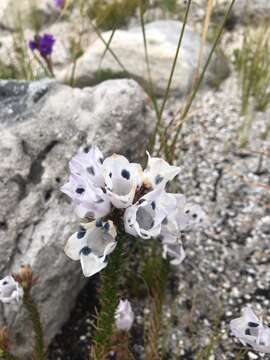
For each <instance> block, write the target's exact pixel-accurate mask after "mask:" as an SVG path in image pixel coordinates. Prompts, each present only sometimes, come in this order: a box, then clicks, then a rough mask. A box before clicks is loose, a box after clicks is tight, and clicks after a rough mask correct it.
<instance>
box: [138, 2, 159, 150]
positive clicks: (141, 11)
mask: <svg viewBox="0 0 270 360" xmlns="http://www.w3.org/2000/svg"><path fill="white" fill-rule="evenodd" d="M143 15H144V4H143V1H142V0H141V1H140V22H141V28H142V34H143V46H144V56H145V62H146V68H147V77H148V87H149V94H150V97H151V100H152V103H153V106H154V110H155V113H156V117H157V122H158V121H159V109H158V103H157V99H156V96H155V91H154V85H153V80H152V75H151V66H150V61H149V54H148V47H147V38H146V32H145V23H144V17H143ZM151 152H152V149H151Z"/></svg>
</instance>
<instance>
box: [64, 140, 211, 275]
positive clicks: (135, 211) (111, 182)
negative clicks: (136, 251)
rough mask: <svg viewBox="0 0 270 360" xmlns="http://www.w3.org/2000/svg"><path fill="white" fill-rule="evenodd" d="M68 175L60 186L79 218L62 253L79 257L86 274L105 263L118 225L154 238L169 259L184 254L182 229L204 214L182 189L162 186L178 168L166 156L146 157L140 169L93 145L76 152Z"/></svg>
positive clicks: (178, 260) (174, 261) (197, 222)
mask: <svg viewBox="0 0 270 360" xmlns="http://www.w3.org/2000/svg"><path fill="white" fill-rule="evenodd" d="M69 168H70V173H71V174H70V177H69V181H68V183H66V184H65V185H64V186H63V187H62V189H61V190H62V191H63V192H64V193H65V194H67V195H68V196H69V197H70V198H71V199H72V202H73V206H74V210H75V213H76V214H77V216H78V217H79V218H80V219H81V224H80V228H79V230H78V231H77V232H76V233H75V234H74V235H72V236H71V237H70V239H69V240H68V242H67V245H66V247H65V252H66V254H67V255H68V256H69V257H70V258H71V259H73V260H80V261H81V265H82V270H83V273H84V275H85V276H92V275H94V274H95V273H97V272H99V271H100V270H102V269H103V268H104V267H105V266H106V265H107V256H108V255H109V254H110V253H111V252H112V251H113V250H114V248H115V246H116V244H117V243H116V235H117V232H118V231H120V230H121V231H122V230H123V231H125V232H126V233H128V234H131V235H133V236H135V237H141V238H143V239H150V238H159V239H160V240H161V241H162V245H163V256H164V257H165V258H170V259H171V262H172V264H175V265H177V264H180V263H181V261H182V260H183V258H184V256H185V255H184V250H183V247H182V242H181V232H182V231H184V230H188V229H190V228H192V227H194V226H197V225H200V224H202V223H203V222H204V220H205V214H204V213H203V211H202V210H201V208H200V207H199V206H197V205H190V204H189V203H187V201H186V199H185V197H184V195H181V194H172V193H167V192H166V190H165V188H166V185H167V183H168V182H169V181H171V180H172V179H173V178H174V177H175V176H176V175H177V174H178V173H179V171H180V168H179V167H176V166H171V165H169V164H168V163H167V162H166V161H164V160H162V159H160V158H156V157H151V156H150V155H149V154H148V164H147V167H146V169H145V170H144V171H143V169H142V167H141V165H139V164H137V163H130V162H129V161H128V159H127V158H125V157H124V156H122V155H117V154H114V155H112V156H110V157H108V158H106V159H104V157H103V155H102V153H101V151H100V150H99V149H98V147H97V146H92V147H91V149H90V150H89V151H88V152H79V153H77V155H75V156H74V157H73V158H72V160H71V161H70V163H69Z"/></svg>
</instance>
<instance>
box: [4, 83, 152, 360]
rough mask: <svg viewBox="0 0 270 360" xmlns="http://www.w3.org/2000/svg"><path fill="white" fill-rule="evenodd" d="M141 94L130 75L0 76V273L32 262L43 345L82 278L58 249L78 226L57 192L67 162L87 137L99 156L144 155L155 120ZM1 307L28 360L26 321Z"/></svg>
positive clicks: (62, 317)
mask: <svg viewBox="0 0 270 360" xmlns="http://www.w3.org/2000/svg"><path fill="white" fill-rule="evenodd" d="M146 99H147V96H146V94H145V93H144V92H143V91H142V89H141V88H140V87H139V85H137V83H135V82H134V81H133V80H111V81H107V82H104V83H102V84H101V85H99V86H97V87H94V88H85V89H83V90H82V89H75V88H70V87H68V86H65V85H60V84H57V83H55V82H53V81H50V80H43V81H39V82H30V83H28V82H18V81H0V129H1V141H0V157H1V165H0V243H1V252H0V274H1V276H5V275H6V274H8V273H10V272H16V271H18V269H19V267H20V265H22V264H30V265H31V266H32V267H33V269H34V272H35V275H37V276H38V277H39V282H38V284H37V285H36V286H35V288H34V295H35V298H36V300H37V301H38V303H39V305H40V308H41V312H42V320H43V323H44V330H45V338H46V343H47V344H48V343H49V342H50V340H51V339H52V338H53V336H54V335H55V334H56V332H57V331H58V330H59V329H60V327H61V325H62V324H63V322H64V321H65V320H66V319H67V317H68V316H69V313H70V310H71V308H72V306H73V305H74V300H75V298H76V296H77V294H78V292H79V290H80V289H81V287H82V286H83V285H84V284H85V279H84V278H83V276H82V273H81V269H80V265H79V264H78V263H76V262H73V261H71V260H70V259H68V258H67V257H66V256H65V255H64V253H63V246H64V243H65V241H66V240H67V238H68V236H69V235H70V234H71V233H72V231H74V229H75V228H76V224H77V220H76V219H75V217H74V214H73V212H72V208H71V206H70V205H69V202H68V200H67V198H66V197H65V196H64V195H63V194H61V192H60V191H59V187H60V186H61V184H63V183H65V182H66V181H67V179H68V168H67V164H68V161H69V159H70V158H71V157H72V155H73V154H74V153H75V152H76V151H77V150H78V148H79V147H80V146H86V145H90V144H91V143H93V142H95V143H97V144H99V145H100V147H101V148H102V150H103V151H104V153H105V154H107V153H112V152H120V153H123V154H125V155H127V156H129V157H130V158H131V159H133V160H136V159H137V160H138V158H140V157H142V156H143V155H144V151H145V148H146V144H147V140H148V138H149V136H150V134H151V131H152V124H153V121H152V115H151V113H150V112H149V109H148V108H147V106H146ZM0 310H1V311H0V319H1V322H0V324H1V325H3V324H7V325H8V327H10V329H11V337H12V341H13V343H14V349H16V351H17V353H18V354H19V355H20V356H22V357H23V358H27V356H29V351H30V344H31V326H30V324H29V322H28V320H27V318H26V315H25V313H24V312H23V311H22V309H14V308H13V307H10V306H8V305H5V306H2V305H1V308H0ZM29 341H30V343H29Z"/></svg>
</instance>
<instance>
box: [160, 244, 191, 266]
mask: <svg viewBox="0 0 270 360" xmlns="http://www.w3.org/2000/svg"><path fill="white" fill-rule="evenodd" d="M162 255H163V258H165V259H168V258H169V259H171V260H170V264H172V265H175V266H177V265H180V264H181V263H182V261H183V260H184V259H185V257H186V254H185V251H184V249H183V246H182V243H175V244H169V243H164V244H163V253H162Z"/></svg>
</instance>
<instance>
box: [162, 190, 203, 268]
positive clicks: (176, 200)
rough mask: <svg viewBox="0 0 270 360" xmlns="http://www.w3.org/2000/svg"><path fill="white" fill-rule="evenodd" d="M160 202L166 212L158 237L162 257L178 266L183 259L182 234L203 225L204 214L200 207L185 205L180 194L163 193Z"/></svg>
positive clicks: (184, 200)
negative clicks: (161, 248) (161, 247)
mask: <svg viewBox="0 0 270 360" xmlns="http://www.w3.org/2000/svg"><path fill="white" fill-rule="evenodd" d="M161 202H162V205H163V207H164V208H165V209H166V210H167V212H168V216H166V218H165V219H164V220H163V221H162V226H161V231H160V235H159V238H160V240H161V241H162V246H163V257H164V258H166V259H167V258H169V259H171V261H170V262H171V264H174V265H179V264H180V263H181V262H182V261H183V260H184V258H185V252H184V249H183V244H182V240H181V235H182V232H183V231H185V230H190V229H193V228H196V227H198V226H199V225H203V224H204V221H205V218H206V217H205V213H204V212H203V210H202V209H201V208H200V206H198V205H190V204H187V203H186V197H185V196H184V195H182V194H172V193H165V192H164V193H163V194H162V197H161Z"/></svg>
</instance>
